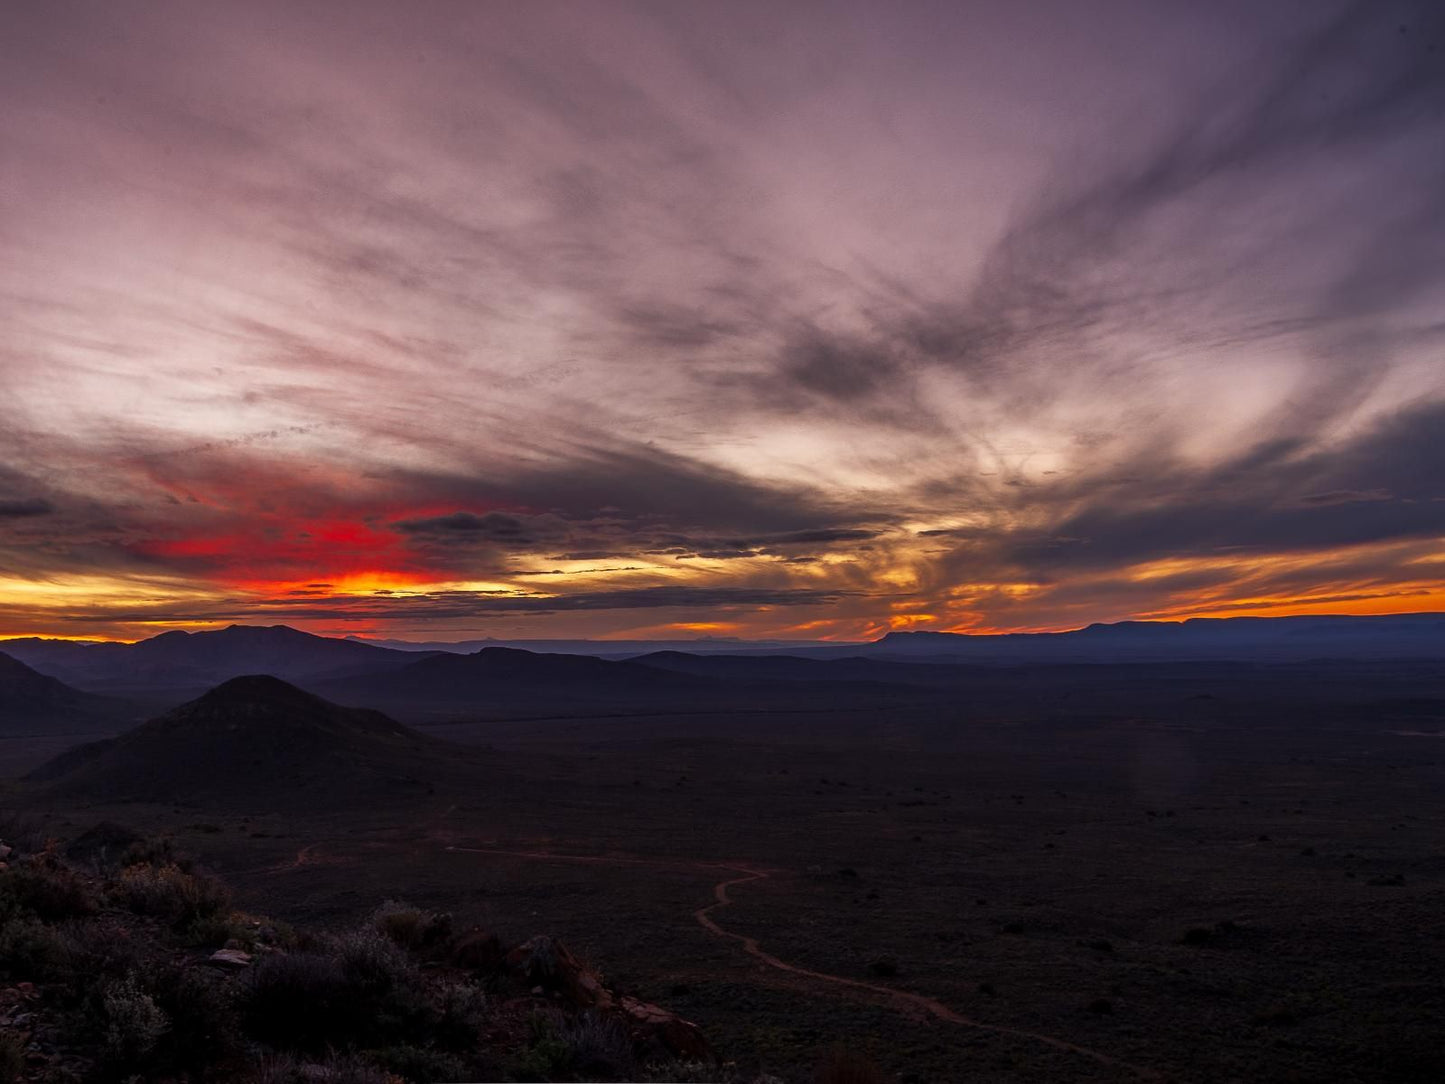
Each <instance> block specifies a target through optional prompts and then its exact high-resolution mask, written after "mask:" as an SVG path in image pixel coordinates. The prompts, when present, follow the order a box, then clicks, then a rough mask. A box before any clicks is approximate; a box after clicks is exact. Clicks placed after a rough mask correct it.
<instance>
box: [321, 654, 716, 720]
mask: <svg viewBox="0 0 1445 1084" xmlns="http://www.w3.org/2000/svg"><path fill="white" fill-rule="evenodd" d="M313 688H315V689H317V691H319V692H322V693H324V694H325V695H327V696H330V697H333V698H334V699H337V700H340V701H342V702H343V703H352V704H368V705H376V706H378V707H383V708H393V707H394V708H395V710H401V711H411V710H418V709H457V708H465V709H468V710H471V711H477V710H480V711H482V712H484V713H487V714H516V713H519V712H521V713H525V714H532V715H540V714H550V713H554V712H567V711H573V710H579V709H584V708H585V709H589V710H595V709H597V708H599V707H608V706H617V707H624V706H632V707H645V706H655V705H658V704H668V705H674V706H677V707H687V706H691V707H697V706H700V705H705V704H707V703H708V697H709V695H710V694H716V693H717V691H718V689H719V686H718V685H717V683H716V682H714V681H711V680H709V679H707V678H701V677H694V676H691V675H688V674H679V673H674V672H671V671H667V670H660V669H657V668H655V667H649V666H644V665H641V664H639V663H635V662H624V661H617V660H610V659H598V658H593V657H591V656H588V655H546V654H538V653H534V652H531V651H518V650H514V649H512V648H505V647H488V648H483V649H482V650H481V651H478V652H476V653H475V654H472V655H451V654H437V655H432V656H429V657H427V658H424V659H421V660H419V661H416V662H414V663H413V664H412V665H410V666H404V667H401V668H400V669H394V670H389V671H387V672H385V673H378V674H368V675H363V676H356V677H349V678H341V679H335V680H332V681H327V682H322V683H319V684H316V685H313Z"/></svg>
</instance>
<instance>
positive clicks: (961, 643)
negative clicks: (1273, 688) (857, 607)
mask: <svg viewBox="0 0 1445 1084" xmlns="http://www.w3.org/2000/svg"><path fill="white" fill-rule="evenodd" d="M867 654H868V655H870V656H871V657H874V658H898V659H905V658H906V659H914V660H918V661H928V660H940V661H948V662H987V663H1004V664H1023V663H1036V662H1100V663H1102V662H1149V661H1175V662H1197V661H1215V660H1240V661H1270V662H1292V661H1304V660H1309V659H1439V658H1445V614H1437V613H1431V614H1390V615H1381V616H1352V615H1324V616H1317V617H1229V618H1193V619H1191V620H1188V621H1180V622H1173V621H1121V622H1117V623H1115V624H1108V625H1105V624H1097V625H1090V626H1088V627H1087V628H1082V629H1076V630H1074V631H1072V632H1044V633H1008V634H1001V635H996V636H993V635H990V636H982V635H969V634H966V633H947V632H891V633H889V634H888V635H887V636H885V637H883V639H881V640H879V641H878V642H877V643H876V644H873V645H872V646H871V647H869V648H868V649H867Z"/></svg>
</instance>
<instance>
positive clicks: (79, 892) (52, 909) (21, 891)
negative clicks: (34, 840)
mask: <svg viewBox="0 0 1445 1084" xmlns="http://www.w3.org/2000/svg"><path fill="white" fill-rule="evenodd" d="M95 907H96V903H95V896H94V895H93V894H92V893H91V891H90V887H89V886H88V885H87V884H86V883H85V881H84V880H82V879H81V878H80V877H79V876H78V875H77V874H76V873H74V872H73V871H72V870H69V869H67V868H66V867H64V866H62V865H61V864H60V861H59V860H58V859H57V858H55V856H54V855H53V854H52V853H50V852H48V851H47V852H44V853H42V854H39V855H36V856H35V857H34V858H31V859H30V860H28V861H26V862H23V863H20V864H17V865H12V866H10V867H9V868H8V869H6V870H3V871H0V913H13V912H15V911H17V910H20V911H28V912H30V913H32V914H34V915H37V916H38V917H40V918H42V919H46V920H47V921H51V922H55V921H58V920H60V919H66V918H79V917H81V916H83V915H88V914H91V913H93V912H94V911H95Z"/></svg>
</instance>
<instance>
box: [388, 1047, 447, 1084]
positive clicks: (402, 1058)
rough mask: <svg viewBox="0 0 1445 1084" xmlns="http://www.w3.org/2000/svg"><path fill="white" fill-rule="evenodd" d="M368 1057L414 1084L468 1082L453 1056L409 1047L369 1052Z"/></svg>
mask: <svg viewBox="0 0 1445 1084" xmlns="http://www.w3.org/2000/svg"><path fill="white" fill-rule="evenodd" d="M369 1056H370V1057H371V1059H372V1060H373V1061H375V1062H376V1063H377V1065H378V1066H380V1067H381V1068H383V1069H386V1070H388V1071H390V1072H392V1073H394V1074H396V1076H399V1077H401V1078H402V1079H403V1080H407V1081H411V1082H413V1084H431V1082H432V1081H438V1082H441V1081H456V1080H466V1079H468V1078H469V1074H468V1072H467V1066H466V1064H465V1063H464V1062H463V1061H462V1060H461V1059H460V1058H458V1057H457V1056H456V1055H455V1054H444V1053H441V1052H440V1051H437V1050H429V1049H427V1048H426V1047H422V1046H414V1045H412V1044H410V1043H401V1044H399V1045H397V1046H389V1047H387V1048H385V1049H384V1050H373V1051H369Z"/></svg>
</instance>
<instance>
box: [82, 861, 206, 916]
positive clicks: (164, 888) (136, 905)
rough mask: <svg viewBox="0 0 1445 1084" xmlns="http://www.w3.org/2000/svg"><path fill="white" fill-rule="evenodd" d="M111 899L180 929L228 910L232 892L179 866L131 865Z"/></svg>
mask: <svg viewBox="0 0 1445 1084" xmlns="http://www.w3.org/2000/svg"><path fill="white" fill-rule="evenodd" d="M110 895H111V898H112V899H113V900H114V901H115V902H116V903H118V904H120V905H121V906H122V907H125V908H127V909H128V910H131V911H134V912H135V913H136V914H140V915H155V916H156V917H158V918H163V919H165V920H166V921H168V922H170V923H171V925H172V926H175V927H177V928H180V927H183V926H188V925H190V924H192V923H194V922H196V921H197V920H199V919H207V918H211V917H213V916H215V915H218V914H220V913H222V912H223V911H228V910H229V909H230V906H231V893H230V890H229V889H228V888H226V886H225V885H223V884H222V883H221V882H220V881H217V880H216V879H215V878H213V877H207V876H205V875H204V874H199V873H187V872H185V871H184V870H182V869H181V868H180V867H178V866H148V865H134V866H128V867H127V868H126V869H123V870H122V871H121V874H120V876H119V877H118V878H117V879H116V882H115V884H114V886H113V887H112V888H111V890H110Z"/></svg>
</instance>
